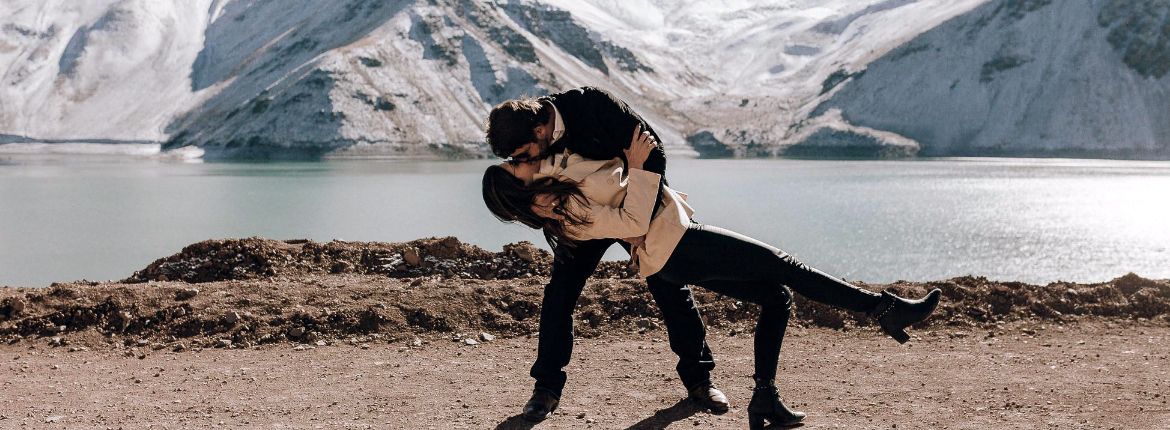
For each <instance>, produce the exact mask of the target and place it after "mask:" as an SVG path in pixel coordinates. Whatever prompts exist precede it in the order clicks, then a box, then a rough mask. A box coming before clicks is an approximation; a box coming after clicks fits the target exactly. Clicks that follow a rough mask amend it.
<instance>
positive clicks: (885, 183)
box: [0, 156, 1170, 286]
mask: <svg viewBox="0 0 1170 430" xmlns="http://www.w3.org/2000/svg"><path fill="white" fill-rule="evenodd" d="M491 163H493V161H491V160H478V161H459V162H437V161H421V162H420V161H372V160H362V161H328V162H318V163H270V164H248V163H206V164H199V163H196V164H187V163H169V162H160V161H154V160H150V159H134V158H130V157H125V156H122V157H113V156H0V226H2V228H0V285H7V286H47V285H49V284H50V283H52V282H57V281H73V280H79V279H89V280H110V279H121V278H125V277H128V276H130V275H131V274H132V273H133V272H134V271H135V270H139V269H142V268H144V267H146V266H147V265H148V264H150V263H151V262H152V261H154V260H155V259H158V258H161V257H165V256H168V255H171V254H174V253H176V252H178V251H179V250H180V249H182V248H183V247H184V246H186V245H189V244H191V243H194V242H198V241H201V240H205V239H212V238H229V237H251V236H259V237H265V238H273V239H299V238H308V239H313V240H317V241H329V240H332V239H342V240H348V241H386V242H397V241H407V240H412V239H417V238H422V237H431V236H456V237H458V238H459V239H460V240H462V241H464V242H467V243H471V244H474V245H478V246H480V247H482V248H485V249H487V250H490V251H499V250H500V248H501V246H502V245H504V244H506V243H511V242H517V241H521V240H527V241H530V242H533V243H537V244H539V245H541V246H546V245H544V243H543V237H542V236H541V235H540V234H539V233H538V232H536V231H532V230H529V229H527V228H524V227H522V226H519V225H511V224H502V223H500V222H498V221H496V220H495V218H493V217H492V216H491V215H490V214H489V213H488V211H487V210H486V209H485V208H484V205H483V202H482V199H481V197H480V177H481V174H482V171H483V169H484V168H485V167H486V166H488V165H489V164H491ZM667 177H668V178H669V180H670V182H671V185H672V186H673V187H674V188H676V189H679V190H682V191H685V192H687V193H689V194H690V202H691V204H692V205H693V206H694V207H695V209H696V211H697V212H696V214H695V220H696V221H699V222H702V223H706V224H713V225H718V226H721V227H725V228H729V229H732V230H735V231H738V232H741V233H744V234H747V235H749V236H753V237H756V238H758V239H761V240H763V241H765V242H768V243H771V244H773V245H775V246H777V247H779V248H781V249H783V250H785V251H787V252H789V253H791V254H793V255H795V256H796V257H797V258H798V259H800V260H802V261H804V262H806V263H808V264H810V265H812V266H814V267H817V268H819V269H821V270H824V271H826V272H828V273H830V274H834V275H836V276H840V277H844V278H846V279H850V280H862V281H866V282H872V283H885V282H892V281H895V280H914V281H924V280H941V279H947V278H950V277H955V276H962V275H976V276H986V277H988V278H991V279H996V280H1005V281H1006V280H1014V281H1024V282H1029V283H1047V282H1052V281H1057V280H1066V281H1076V282H1097V281H1105V280H1109V279H1112V278H1115V277H1118V276H1121V275H1124V274H1125V273H1128V272H1134V273H1137V274H1139V275H1141V276H1144V277H1148V278H1163V279H1164V278H1170V162H1144V161H1110V160H1069V159H1005V158H987V159H984V158H947V159H914V160H897V161H840V160H786V159H780V160H776V159H771V160H696V159H685V158H680V157H673V158H671V160H670V161H669V167H668V171H667ZM607 258H609V259H621V258H624V252H622V251H620V249H619V248H617V247H615V248H613V249H612V250H611V251H610V253H609V254H608V256H607Z"/></svg>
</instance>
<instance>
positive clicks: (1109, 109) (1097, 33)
mask: <svg viewBox="0 0 1170 430" xmlns="http://www.w3.org/2000/svg"><path fill="white" fill-rule="evenodd" d="M1168 17H1170V4H1167V3H1165V2H1159V1H1152V0H1106V1H1063V2H1059V1H1051V0H1028V1H996V2H991V3H988V4H986V5H983V6H981V7H979V8H977V9H975V10H973V11H972V12H970V13H968V14H965V15H963V16H961V17H958V18H956V19H954V20H951V21H949V22H947V23H945V24H943V25H940V26H939V27H937V28H935V29H933V30H931V31H929V32H927V33H925V34H923V35H921V36H919V37H917V38H915V39H913V40H911V41H910V42H908V43H906V44H905V45H903V46H901V47H899V48H897V49H895V50H893V51H891V52H890V53H888V54H886V55H885V56H883V57H882V58H879V59H878V60H876V61H874V62H873V63H870V64H869V65H868V66H866V68H865V69H863V70H858V71H857V72H855V75H856V77H855V78H853V79H851V82H849V83H848V84H845V85H842V88H841V89H840V90H839V91H836V92H835V93H834V94H833V95H832V98H831V99H829V100H827V101H826V102H824V103H823V104H821V105H820V106H818V107H817V109H816V111H815V112H814V113H813V115H819V114H821V113H825V112H831V111H832V112H833V114H834V115H840V116H841V117H843V119H844V120H845V121H846V122H848V123H851V124H855V125H858V126H863V127H871V128H875V129H880V130H886V131H890V132H894V133H897V134H898V135H901V136H904V137H907V138H909V139H912V140H914V141H917V142H919V143H920V144H921V152H920V153H921V154H924V155H974V156H978V155H1006V156H1016V155H1024V156H1074V157H1075V156H1090V157H1111V158H1157V159H1167V158H1170V79H1167V78H1166V73H1167V71H1168V70H1170V46H1168V45H1170V23H1168V21H1167V18H1168Z"/></svg>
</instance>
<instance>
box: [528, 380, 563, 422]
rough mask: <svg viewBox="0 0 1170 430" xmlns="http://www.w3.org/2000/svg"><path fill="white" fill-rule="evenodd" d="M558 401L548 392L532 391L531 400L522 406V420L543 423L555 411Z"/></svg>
mask: <svg viewBox="0 0 1170 430" xmlns="http://www.w3.org/2000/svg"><path fill="white" fill-rule="evenodd" d="M559 403H560V399H558V398H557V396H554V395H553V393H552V392H550V391H548V390H542V389H539V388H537V389H535V390H532V398H531V399H528V403H525V404H524V413H523V414H522V415H523V416H524V419H526V420H528V421H532V422H534V423H538V422H541V421H544V419H545V418H547V417H548V414H551V413H552V411H555V410H557V404H559Z"/></svg>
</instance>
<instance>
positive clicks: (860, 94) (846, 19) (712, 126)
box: [0, 0, 1170, 158]
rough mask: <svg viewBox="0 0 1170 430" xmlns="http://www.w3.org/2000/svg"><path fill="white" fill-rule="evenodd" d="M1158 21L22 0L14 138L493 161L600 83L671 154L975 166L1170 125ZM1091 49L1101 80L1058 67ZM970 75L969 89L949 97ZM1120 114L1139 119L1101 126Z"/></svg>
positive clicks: (719, 8)
mask: <svg viewBox="0 0 1170 430" xmlns="http://www.w3.org/2000/svg"><path fill="white" fill-rule="evenodd" d="M1143 8H1144V9H1143ZM1151 8H1152V9H1151ZM1159 8H1162V9H1159ZM1163 9H1165V7H1164V6H1163V5H1162V4H1161V3H1157V2H1156V1H1154V0H1113V1H1109V0H1099V1H1095V0H1066V1H1065V2H1054V3H1052V4H1048V2H1046V1H1019V0H1013V1H1008V0H991V1H990V2H989V1H988V0H917V1H916V0H827V1H813V0H760V1H749V0H722V1H710V0H543V1H540V2H535V1H531V0H494V1H483V0H425V1H424V0H412V1H393V0H332V1H326V0H182V1H179V0H93V1H86V2H73V1H69V0H37V1H32V0H6V1H4V2H2V3H0V67H3V69H0V70H3V81H2V83H3V85H0V143H3V142H15V141H33V142H35V141H44V140H73V141H76V140H86V139H89V140H97V139H101V140H103V141H119V140H123V141H144V140H145V141H159V142H165V143H164V145H163V147H164V148H166V149H173V148H179V147H184V146H198V147H201V148H203V149H204V150H206V151H207V152H206V156H207V157H233V156H243V157H263V158H281V157H305V156H309V157H315V156H320V155H329V156H340V157H344V156H434V155H440V156H451V157H462V156H479V155H482V154H486V153H487V152H486V148H485V146H484V144H483V143H482V141H483V129H484V126H483V120H484V118H485V117H486V115H487V112H488V110H489V109H490V108H491V106H492V105H493V104H495V103H498V102H500V101H502V100H506V99H509V98H515V97H518V96H521V95H525V94H528V95H540V94H545V93H548V92H554V91H560V90H563V89H567V88H571V87H575V86H579V85H596V86H601V87H604V88H607V89H610V90H611V91H613V92H614V93H616V94H618V95H619V96H621V97H622V98H623V99H625V100H627V101H628V102H629V103H630V104H631V105H632V106H633V107H634V108H635V109H637V110H638V111H639V112H640V113H642V114H643V116H645V117H647V119H648V120H649V121H650V122H651V123H652V124H653V125H654V126H655V128H656V129H657V130H659V132H660V134H662V135H663V136H662V137H663V138H664V140H665V141H667V143H668V144H669V145H670V146H669V147H668V150H670V151H673V152H675V153H681V152H690V153H696V152H697V153H699V154H701V155H709V156H728V155H738V156H755V155H775V154H789V155H792V154H797V155H799V154H824V153H830V154H860V155H897V154H913V153H916V152H919V150H920V149H921V152H922V153H927V154H950V153H963V154H968V153H974V152H972V151H978V150H982V149H983V148H996V146H995V145H1000V146H1001V147H1002V145H1003V143H1002V142H1005V141H1004V140H1003V139H1004V138H1005V137H1011V134H1012V133H1017V134H1018V136H1019V137H1020V139H1017V140H1016V141H1011V142H1007V144H1009V145H1018V146H1020V147H1021V148H1044V149H1046V150H1047V149H1052V148H1068V149H1077V150H1079V149H1086V148H1087V149H1088V150H1096V149H1099V148H1102V147H1108V148H1110V149H1113V148H1114V147H1121V146H1125V145H1130V144H1131V142H1133V141H1136V140H1134V139H1131V138H1130V137H1131V136H1136V135H1138V134H1139V132H1138V131H1135V130H1137V129H1136V128H1132V127H1129V126H1128V124H1130V123H1132V122H1133V121H1136V120H1135V119H1134V118H1138V117H1142V115H1145V116H1144V117H1142V118H1145V119H1146V120H1147V122H1149V123H1150V124H1153V123H1154V121H1153V120H1154V119H1157V118H1159V115H1160V117H1165V114H1166V113H1167V112H1168V110H1167V105H1166V102H1165V101H1164V100H1165V98H1164V97H1161V95H1164V94H1165V92H1164V89H1165V79H1162V75H1164V74H1165V66H1164V63H1165V61H1163V60H1159V59H1157V58H1160V57H1158V55H1157V54H1159V53H1163V54H1164V53H1165V52H1166V49H1164V48H1165V42H1164V39H1165V37H1166V36H1165V31H1164V30H1162V28H1163V27H1164V26H1165V14H1164V13H1163V15H1162V18H1161V21H1159V20H1158V19H1157V18H1156V17H1155V18H1149V17H1147V16H1146V15H1142V13H1145V12H1141V11H1148V10H1155V11H1156V10H1163ZM1135 14H1136V15H1135ZM1133 22H1140V23H1141V25H1139V26H1138V27H1141V28H1142V29H1141V30H1138V29H1135V28H1133V27H1135V26H1134V25H1131V23H1133ZM1061 23H1064V24H1061ZM1142 26H1144V27H1142ZM1159 31H1161V33H1159ZM1143 44H1144V45H1143ZM1139 45H1140V46H1147V47H1148V49H1147V48H1135V46H1139ZM923 46H929V48H922V47H923ZM1159 48H1161V51H1159V50H1158V49H1159ZM1142 49H1146V50H1145V51H1143V50H1142ZM1078 52H1080V53H1081V54H1077V53H1078ZM1150 52H1153V53H1154V54H1150ZM1086 56H1092V57H1093V58H1092V61H1091V62H1092V64H1093V65H1094V66H1093V67H1082V69H1083V70H1077V71H1076V72H1075V73H1071V74H1070V73H1060V72H1057V69H1058V68H1060V67H1067V66H1068V65H1069V64H1071V63H1070V61H1071V60H1068V59H1069V58H1082V57H1086ZM1061 58H1063V59H1064V60H1060V59H1061ZM1131 63H1139V65H1138V66H1133V65H1131ZM1147 63H1148V64H1147ZM988 64H990V66H989V65H988ZM1033 69H1036V71H1033ZM986 70H990V71H986ZM1025 72H1027V73H1025ZM1120 72H1125V74H1122V75H1119V73H1120ZM1159 73H1160V74H1159ZM985 74H986V77H985V76H984V75H985ZM972 76H973V77H974V79H973V80H972V79H968V78H971V77H972ZM1041 77H1042V78H1043V79H1038V78H1041ZM988 79H989V80H988ZM1061 79H1079V80H1081V81H1077V82H1082V81H1083V82H1086V83H1085V84H1084V85H1083V87H1084V91H1088V90H1090V89H1091V90H1092V91H1088V92H1084V91H1082V90H1076V88H1078V87H1077V86H1076V85H1063V86H1062V85H1061V84H1060V80H1061ZM956 80H958V82H959V83H958V84H957V85H956V86H955V88H957V89H958V90H950V89H948V90H946V91H943V90H940V89H938V87H940V86H941V87H944V89H945V88H949V86H951V85H952V82H955V81H956ZM1123 81H1124V82H1123ZM1125 82H1128V83H1125ZM1127 85H1128V86H1127ZM968 87H969V88H968ZM1061 88H1070V89H1073V92H1076V91H1082V92H1084V94H1083V95H1079V96H1078V95H1075V94H1074V95H1070V94H1063V95H1062V92H1061V91H1059V90H1060V89H1061ZM1118 89H1125V90H1126V91H1130V92H1115V90H1118ZM948 91H950V92H948ZM955 91H958V92H955ZM1159 91H1161V92H1159ZM1134 92H1136V93H1134ZM1009 93H1010V94H1012V95H1011V96H1010V97H1009V96H1008V95H1005V94H1009ZM1026 94H1030V95H1029V96H1025V95H1026ZM1038 95H1042V96H1043V97H1040V96H1038ZM1131 95H1136V97H1135V98H1131V97H1130V96H1131ZM980 96H981V97H982V98H979V97H980ZM1012 97H1014V98H1015V99H1018V100H1016V101H1014V102H1011V101H1009V100H1008V99H1009V98H1012ZM1045 97H1046V99H1045V100H1048V101H1043V102H1036V101H1035V100H1039V99H1043V98H1045ZM879 99H880V100H879ZM1028 100H1032V101H1028ZM1071 101H1076V102H1078V103H1079V105H1078V107H1076V108H1075V109H1077V110H1076V112H1080V114H1078V115H1079V116H1077V115H1071V114H1063V113H1060V114H1053V115H1051V116H1052V117H1054V118H1057V117H1058V118H1060V120H1061V121H1064V123H1061V124H1065V123H1069V122H1070V121H1077V124H1078V126H1079V127H1080V128H1079V129H1077V130H1079V131H1081V132H1082V135H1084V136H1092V137H1091V138H1084V139H1079V140H1063V139H1062V138H1052V137H1051V136H1052V135H1051V132H1052V130H1062V131H1066V130H1065V129H1067V128H1069V127H1067V126H1062V125H1061V124H1056V123H1051V124H1048V125H1046V127H1048V128H1047V129H1045V130H1047V131H1045V130H1040V129H1039V128H1037V126H1035V125H1036V124H1040V123H1042V122H1043V121H1039V120H1036V119H1035V118H1037V117H1036V115H1037V112H1038V111H1039V110H1041V109H1040V108H1041V107H1043V106H1045V105H1044V103H1049V104H1052V103H1058V102H1071ZM1038 103H1039V104H1038ZM924 106H926V107H924ZM1008 106H1010V107H1011V108H1012V109H1014V110H1012V109H1008V108H1007V107H1008ZM1021 106H1023V107H1021ZM1029 106H1031V107H1029ZM1108 109H1113V110H1114V111H1116V112H1119V115H1121V116H1125V120H1126V121H1129V122H1126V123H1125V124H1121V125H1119V124H1118V121H1116V120H1114V119H1113V117H1094V116H1093V115H1096V114H1102V113H1104V112H1106V111H1107V110H1108ZM1126 109H1128V110H1126ZM924 111H925V112H924ZM1123 111H1124V112H1123ZM989 112H994V113H995V114H994V115H992V114H989ZM1062 112H1063V111H1062ZM1130 114H1132V116H1126V115H1130ZM1028 115H1031V116H1028ZM944 117H946V118H944ZM1094 118H1096V119H1099V120H1100V121H1098V123H1100V124H1099V127H1098V126H1095V125H1094V123H1093V122H1092V121H1091V120H1092V119H1094ZM944 119H946V121H944ZM1082 120H1084V121H1082ZM1049 122H1051V121H1049ZM949 124H950V125H949ZM953 124H962V126H958V125H953ZM1062 127H1063V128H1062ZM1094 127H1096V128H1094ZM1162 127H1163V128H1161V129H1158V128H1157V127H1155V126H1150V127H1148V128H1147V129H1148V130H1150V131H1149V132H1148V133H1147V134H1148V135H1149V136H1150V139H1147V140H1143V141H1142V142H1145V143H1143V145H1146V146H1144V147H1143V148H1149V149H1150V150H1148V151H1144V152H1141V153H1126V152H1117V151H1112V152H1109V153H1108V154H1109V155H1111V156H1141V157H1156V158H1170V154H1167V153H1166V152H1167V151H1165V147H1166V144H1167V141H1170V138H1168V137H1167V133H1166V129H1165V128H1164V127H1165V126H1162ZM1119 128H1120V129H1122V130H1125V131H1126V133H1124V134H1116V130H1117V129H1119ZM939 130H943V131H939ZM972 130H976V131H977V132H978V133H982V134H979V135H978V137H977V138H972V137H970V136H972V134H971V133H972ZM947 133H950V134H947ZM1045 133H1047V134H1045ZM1069 133H1071V131H1070V132H1069ZM954 136H959V137H958V138H956V137H954ZM1033 136H1045V137H1044V138H1043V139H1046V140H1043V142H1044V143H1043V144H1042V145H1039V146H1037V145H1036V144H1035V143H1033V141H1034V139H1033ZM1117 136H1120V137H1121V138H1117ZM996 139H999V140H996ZM986 142H1001V143H996V144H988V143H986ZM1159 145H1161V146H1159ZM1159 147H1160V148H1162V149H1161V150H1160V151H1161V152H1158V151H1159V150H1158V149H1157V148H1159ZM1019 153H1020V154H1029V152H1027V151H1022V152H1019Z"/></svg>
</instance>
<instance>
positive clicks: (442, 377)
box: [0, 238, 1170, 429]
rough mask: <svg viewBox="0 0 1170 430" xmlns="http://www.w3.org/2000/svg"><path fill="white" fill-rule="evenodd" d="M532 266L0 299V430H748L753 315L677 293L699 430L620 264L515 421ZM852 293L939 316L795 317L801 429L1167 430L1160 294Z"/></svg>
mask: <svg viewBox="0 0 1170 430" xmlns="http://www.w3.org/2000/svg"><path fill="white" fill-rule="evenodd" d="M548 263H549V261H548V256H547V255H546V254H545V253H543V252H542V251H540V250H538V249H535V248H532V247H531V246H530V245H528V244H524V243H521V244H516V245H514V246H510V247H506V248H505V250H504V251H503V252H500V253H490V252H486V251H483V250H479V249H478V248H474V247H471V246H469V245H466V244H461V243H459V242H458V240H455V239H454V238H443V239H423V240H419V241H413V242H409V243H401V244H382V243H348V242H330V243H327V244H318V243H313V242H308V241H272V240H264V239H243V240H220V241H207V242H201V243H199V244H194V245H192V246H190V247H188V248H186V249H184V250H183V251H182V252H180V253H178V254H176V255H174V256H170V257H167V258H163V259H160V260H159V261H157V262H155V263H154V264H152V265H151V266H150V267H148V268H145V269H143V270H142V271H139V272H138V273H135V274H134V275H133V276H131V277H130V278H127V279H125V280H122V281H119V282H107V283H98V282H89V281H79V282H71V283H62V284H54V285H53V286H52V287H50V288H7V287H5V288H0V342H2V343H0V372H2V373H3V374H4V375H5V376H4V378H2V379H0V380H2V382H0V428H4V429H7V428H79V429H91V428H99V429H100V428H111V429H118V428H171V429H176V428H233V429H234V428H329V429H333V428H392V429H399V428H401V429H429V428H434V429H449V428H467V429H530V428H595V429H659V428H669V429H683V428H700V429H726V428H745V427H747V419H746V415H747V413H746V407H747V402H748V400H749V399H750V395H751V393H750V388H751V380H750V379H751V378H750V375H751V373H752V370H751V369H752V365H751V364H752V363H751V361H752V335H751V328H752V325H753V323H754V312H755V308H754V305H751V304H744V303H739V302H735V301H733V300H729V299H726V298H722V297H719V296H717V295H714V294H710V293H705V292H702V291H701V290H699V289H696V301H697V303H699V305H700V309H701V311H702V312H703V314H704V317H705V318H706V320H707V323H708V327H709V335H708V341H709V342H710V343H711V345H712V349H713V351H714V352H715V356H716V360H717V367H716V370H715V372H714V375H713V378H714V380H715V382H716V384H717V385H719V386H720V387H721V388H722V389H723V390H724V392H725V393H726V394H727V395H728V397H729V398H730V400H731V402H732V409H731V411H730V412H728V413H726V414H723V415H712V414H710V413H708V412H705V411H701V410H698V409H697V408H696V407H695V406H694V405H693V404H692V403H691V402H690V401H687V400H685V399H684V397H685V393H684V391H683V389H682V387H681V384H680V383H679V381H678V378H677V375H676V374H675V373H674V370H673V367H674V363H675V357H674V355H673V354H672V353H671V352H670V350H669V347H668V345H667V343H666V342H665V338H666V333H665V331H664V329H663V328H662V326H661V323H660V321H659V319H658V314H657V310H656V309H655V307H654V306H653V303H652V301H650V300H649V295H648V294H647V293H645V287H644V283H643V282H642V281H640V280H636V279H631V277H630V275H631V273H630V271H628V270H627V269H626V268H624V267H622V266H621V265H620V263H607V266H606V267H604V268H603V270H602V271H601V274H602V277H599V278H596V279H593V280H591V281H590V283H589V285H588V286H587V287H586V290H585V293H584V295H583V296H582V299H581V300H580V302H579V306H578V310H577V314H576V319H577V331H578V342H577V347H576V348H575V350H574V355H573V362H572V364H571V365H570V366H569V368H568V369H567V371H568V372H569V384H568V386H567V387H566V390H565V393H564V397H563V398H562V400H561V404H560V407H559V409H557V411H556V412H555V413H554V414H553V415H552V416H550V418H549V419H548V420H546V421H545V422H543V423H540V424H535V425H533V424H530V423H527V422H524V421H523V420H521V419H520V418H519V416H518V413H519V412H520V409H521V407H522V405H523V403H524V402H525V401H526V400H527V398H528V395H529V394H530V390H531V386H532V380H531V378H529V377H528V368H529V366H531V363H532V360H533V359H534V358H535V348H536V341H537V340H536V338H535V337H534V336H535V332H536V322H537V320H538V318H539V304H540V297H541V289H542V286H543V285H544V283H545V282H546V281H547V270H548ZM857 284H858V285H859V286H862V287H863V288H868V289H872V290H875V291H877V290H881V289H892V290H894V291H897V292H899V293H901V294H904V295H909V296H915V295H920V294H922V293H925V292H926V291H927V290H929V289H932V288H941V289H942V290H943V295H944V296H943V304H942V305H941V306H940V308H939V310H938V311H937V312H936V314H935V316H934V317H932V319H931V320H929V321H928V322H927V323H925V324H922V325H921V326H919V327H915V328H913V329H912V335H913V336H914V338H913V339H912V340H911V341H910V342H909V343H908V344H906V345H899V344H898V343H897V342H895V341H894V340H892V339H890V338H888V337H886V336H884V335H881V334H880V332H879V331H878V330H877V329H876V327H875V326H874V325H873V324H872V322H870V321H868V320H867V318H866V317H865V316H863V315H858V314H852V313H849V312H842V311H837V310H834V309H831V308H828V307H825V306H822V305H819V304H815V303H811V302H807V301H803V300H800V298H799V297H798V301H797V304H796V311H795V313H794V318H793V320H792V323H791V325H790V328H789V331H788V333H789V334H788V336H787V337H786V338H785V343H784V349H783V352H782V356H781V364H780V365H781V369H780V377H779V379H778V381H777V382H778V385H780V386H781V395H782V397H783V398H784V399H785V401H786V403H788V404H789V405H790V406H793V407H795V408H796V409H799V410H802V411H804V412H807V413H808V414H809V416H808V418H807V419H806V425H805V426H804V427H805V428H866V429H868V428H883V429H884V428H899V429H942V428H946V429H987V428H1020V429H1039V428H1044V429H1066V428H1072V429H1079V428H1084V429H1108V428H1117V429H1165V428H1170V405H1168V404H1167V400H1168V399H1167V395H1170V374H1168V373H1167V371H1168V370H1170V339H1168V338H1170V282H1167V281H1165V280H1150V279H1144V278H1141V277H1138V276H1137V275H1126V276H1124V277H1121V278H1118V279H1115V280H1113V281H1110V282H1105V283H1098V284H1074V283H1053V284H1049V285H1044V286H1038V285H1028V284H1021V283H1011V282H1007V283H1004V282H994V281H989V280H987V279H984V278H978V277H964V278H955V279H951V280H945V281H937V282H924V283H911V282H899V283H895V284H890V285H869V284H864V283H860V282H858V283H857Z"/></svg>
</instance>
